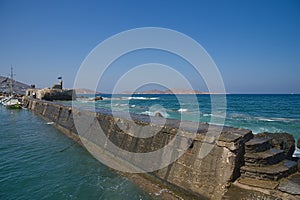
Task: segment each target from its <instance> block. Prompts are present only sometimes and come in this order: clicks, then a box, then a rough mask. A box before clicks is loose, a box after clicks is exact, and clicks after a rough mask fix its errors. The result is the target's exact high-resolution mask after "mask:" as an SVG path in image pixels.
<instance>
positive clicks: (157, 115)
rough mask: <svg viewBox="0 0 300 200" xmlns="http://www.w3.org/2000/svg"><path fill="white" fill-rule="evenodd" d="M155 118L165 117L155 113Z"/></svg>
mask: <svg viewBox="0 0 300 200" xmlns="http://www.w3.org/2000/svg"><path fill="white" fill-rule="evenodd" d="M155 117H164V116H163V115H162V114H161V113H160V112H157V113H155Z"/></svg>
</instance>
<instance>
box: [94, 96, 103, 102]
mask: <svg viewBox="0 0 300 200" xmlns="http://www.w3.org/2000/svg"><path fill="white" fill-rule="evenodd" d="M94 100H95V101H101V100H103V98H102V97H100V96H98V97H95V99H94Z"/></svg>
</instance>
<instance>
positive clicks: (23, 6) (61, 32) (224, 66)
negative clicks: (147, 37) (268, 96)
mask: <svg viewBox="0 0 300 200" xmlns="http://www.w3.org/2000/svg"><path fill="white" fill-rule="evenodd" d="M149 26H151V27H164V28H169V29H173V30H176V31H179V32H182V33H184V34H186V35H188V36H190V37H192V38H193V39H195V40H196V41H197V42H198V43H200V44H201V45H202V46H203V47H204V48H205V49H206V50H207V52H208V53H209V54H210V56H211V57H212V58H213V60H214V61H215V63H216V64H217V66H218V68H219V70H220V72H221V75H222V77H223V80H224V83H225V87H226V91H227V92H229V93H300V78H299V77H300V2H299V1H289V0H287V1H172V0H165V1H163V0H161V1H154V0H151V1H143V0H141V1H132V0H128V1H71V0H70V1H65V0H62V1H29V0H26V1H14V0H7V1H3V0H0V75H2V76H6V75H7V74H8V73H9V67H10V65H11V64H12V65H13V66H14V69H15V73H16V79H17V80H19V81H22V82H25V83H28V84H31V83H35V84H36V85H37V86H38V87H48V86H50V85H52V84H53V83H54V82H56V81H57V79H56V78H57V77H58V76H63V78H64V83H65V86H66V87H72V86H73V81H74V78H75V75H76V73H77V70H78V69H79V67H80V65H81V63H82V62H83V60H84V58H85V57H86V56H87V55H88V53H89V52H90V51H91V50H92V49H93V48H94V47H95V46H96V45H98V44H99V43H100V42H102V41H103V40H105V39H107V38H108V37H110V36H112V35H114V34H117V33H119V32H122V31H125V30H128V29H132V28H139V27H149ZM152 53H153V52H152ZM154 54H155V53H154ZM159 56H160V58H158V60H163V58H161V57H162V56H163V55H159ZM142 61H145V62H146V61H147V62H148V61H150V60H149V59H148V58H147V59H145V60H142ZM128 63H130V62H127V63H124V65H126V64H127V65H128ZM171 63H172V62H171ZM119 67H122V66H119ZM177 68H180V66H177ZM114 70H115V71H114ZM114 70H112V72H111V73H112V74H114V73H116V74H117V72H118V71H119V70H120V69H118V67H115V69H114ZM184 71H185V69H184ZM186 73H187V74H186V76H187V77H189V76H190V77H193V73H192V72H188V71H187V72H186ZM189 73H190V74H189ZM166 78H170V77H167V76H166ZM193 81H194V82H196V80H192V82H193ZM200 82H201V81H200ZM105 84H106V85H105ZM111 84H113V82H109V81H106V82H105V83H104V85H102V86H103V90H106V89H107V90H108V88H110V87H111ZM193 86H194V87H195V89H198V90H205V86H203V84H196V83H195V84H194V85H193Z"/></svg>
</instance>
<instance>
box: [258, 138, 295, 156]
mask: <svg viewBox="0 0 300 200" xmlns="http://www.w3.org/2000/svg"><path fill="white" fill-rule="evenodd" d="M255 137H256V138H267V139H270V144H271V146H272V147H273V148H276V149H281V150H283V151H284V152H285V156H286V158H287V159H292V156H293V153H294V151H295V139H294V137H293V136H292V135H291V134H289V133H268V132H264V133H259V134H257V135H255Z"/></svg>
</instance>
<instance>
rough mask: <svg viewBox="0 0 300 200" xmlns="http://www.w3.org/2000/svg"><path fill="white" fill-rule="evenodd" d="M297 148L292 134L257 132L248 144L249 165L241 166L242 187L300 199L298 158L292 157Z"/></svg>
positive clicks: (239, 180)
mask: <svg viewBox="0 0 300 200" xmlns="http://www.w3.org/2000/svg"><path fill="white" fill-rule="evenodd" d="M294 151H295V140H294V138H293V136H292V135H290V134H288V133H259V134H257V135H255V137H254V138H253V139H251V140H250V141H248V142H246V144H245V155H244V160H245V165H244V166H242V167H241V177H240V178H239V179H238V186H242V185H244V186H246V188H247V189H254V190H258V191H261V192H263V193H265V194H268V195H270V196H273V197H281V198H284V199H285V198H287V199H298V198H300V196H299V195H300V174H298V173H297V160H298V158H293V157H292V156H293V153H294ZM239 183H240V184H242V185H240V184H239ZM247 186H248V187H247ZM242 187H243V186H242Z"/></svg>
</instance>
